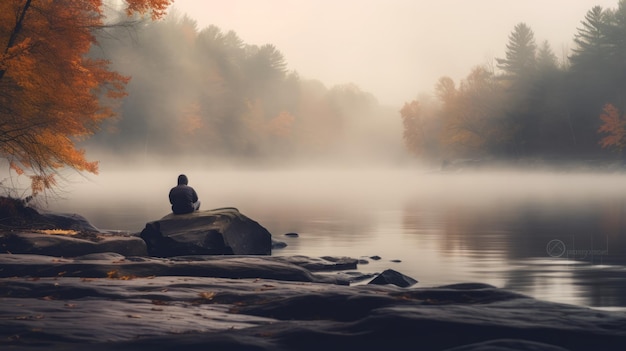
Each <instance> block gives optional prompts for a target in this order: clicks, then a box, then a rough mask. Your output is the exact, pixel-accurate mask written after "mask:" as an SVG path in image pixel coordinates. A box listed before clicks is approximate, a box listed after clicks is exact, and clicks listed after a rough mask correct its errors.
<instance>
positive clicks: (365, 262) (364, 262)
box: [358, 259, 370, 264]
mask: <svg viewBox="0 0 626 351" xmlns="http://www.w3.org/2000/svg"><path fill="white" fill-rule="evenodd" d="M369 263H370V261H368V260H364V259H360V260H359V261H358V264H369Z"/></svg>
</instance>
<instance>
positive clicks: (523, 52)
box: [496, 23, 537, 81]
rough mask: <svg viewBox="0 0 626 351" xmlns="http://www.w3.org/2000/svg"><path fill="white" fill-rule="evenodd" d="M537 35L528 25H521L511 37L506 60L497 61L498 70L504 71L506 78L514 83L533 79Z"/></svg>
mask: <svg viewBox="0 0 626 351" xmlns="http://www.w3.org/2000/svg"><path fill="white" fill-rule="evenodd" d="M536 51H537V45H536V44H535V35H534V33H533V31H532V29H530V27H529V26H528V25H526V23H519V24H517V25H516V26H515V28H513V32H511V34H510V35H509V43H508V44H507V45H506V58H504V59H496V62H497V63H498V68H500V69H502V70H503V71H504V77H505V78H507V79H510V80H513V81H520V80H524V79H525V78H526V77H529V76H530V77H532V76H533V75H534V73H535V68H536V63H537V60H536Z"/></svg>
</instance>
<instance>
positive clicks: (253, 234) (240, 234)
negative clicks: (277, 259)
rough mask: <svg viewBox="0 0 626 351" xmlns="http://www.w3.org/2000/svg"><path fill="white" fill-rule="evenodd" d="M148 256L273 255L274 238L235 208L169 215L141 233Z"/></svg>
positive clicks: (154, 222) (150, 223)
mask: <svg viewBox="0 0 626 351" xmlns="http://www.w3.org/2000/svg"><path fill="white" fill-rule="evenodd" d="M141 238H142V239H143V240H144V241H145V242H146V245H147V247H148V253H149V254H150V255H152V256H157V257H171V256H184V255H232V254H234V255H271V254H272V235H271V234H270V232H268V231H267V229H265V228H264V227H263V226H261V225H260V224H259V223H257V222H255V221H253V220H251V219H250V218H248V217H246V216H244V215H243V214H241V213H240V212H239V211H238V210H237V209H236V208H223V209H216V210H209V211H196V212H193V213H189V214H184V215H175V214H169V215H167V216H165V217H163V218H161V219H160V220H157V221H153V222H149V223H147V224H146V227H145V228H144V230H143V231H142V232H141Z"/></svg>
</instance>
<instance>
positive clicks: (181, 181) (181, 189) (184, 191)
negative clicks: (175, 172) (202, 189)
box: [169, 174, 200, 214]
mask: <svg viewBox="0 0 626 351" xmlns="http://www.w3.org/2000/svg"><path fill="white" fill-rule="evenodd" d="M188 183H189V180H188V179H187V176H186V175H184V174H181V175H179V176H178V185H177V186H175V187H173V188H172V189H171V190H170V195H169V197H170V203H171V204H172V212H174V214H185V213H192V212H194V211H197V210H199V209H200V200H198V194H196V191H195V190H194V189H193V188H192V187H190V186H189V185H187V184H188Z"/></svg>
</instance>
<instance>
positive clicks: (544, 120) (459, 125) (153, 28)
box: [83, 1, 626, 168]
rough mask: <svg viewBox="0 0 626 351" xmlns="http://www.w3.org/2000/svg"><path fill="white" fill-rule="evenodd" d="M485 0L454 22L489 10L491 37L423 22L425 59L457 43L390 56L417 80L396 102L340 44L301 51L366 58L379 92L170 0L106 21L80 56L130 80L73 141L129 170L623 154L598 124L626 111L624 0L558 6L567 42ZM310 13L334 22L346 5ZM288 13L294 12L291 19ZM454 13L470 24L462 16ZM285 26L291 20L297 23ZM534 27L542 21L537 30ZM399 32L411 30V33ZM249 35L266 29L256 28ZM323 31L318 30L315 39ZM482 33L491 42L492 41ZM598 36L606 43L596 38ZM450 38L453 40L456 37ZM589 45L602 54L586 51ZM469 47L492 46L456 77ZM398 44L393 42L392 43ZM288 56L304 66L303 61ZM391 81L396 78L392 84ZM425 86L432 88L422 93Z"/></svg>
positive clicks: (608, 128) (375, 41)
mask: <svg viewBox="0 0 626 351" xmlns="http://www.w3.org/2000/svg"><path fill="white" fill-rule="evenodd" d="M279 2H280V1H279ZM207 4H209V3H207ZM375 4H376V2H375V1H374V2H372V3H368V4H367V5H366V6H364V11H365V13H366V14H368V16H370V17H368V18H370V20H374V19H377V20H380V21H383V22H384V21H390V20H391V19H392V18H393V16H392V14H393V13H394V12H393V11H398V10H397V9H396V8H395V7H393V6H391V5H389V6H388V7H385V8H384V9H385V10H384V11H383V9H381V12H380V18H377V17H371V16H374V15H375V11H373V10H372V9H373V8H378V7H376V6H375ZM455 4H456V3H455ZM240 5H241V4H240ZM283 5H284V6H285V8H284V9H283V8H280V9H279V10H277V11H276V12H275V13H274V15H275V16H276V19H280V18H282V17H281V16H283V15H284V13H283V12H282V10H286V9H289V8H290V7H289V5H288V4H283ZM397 5H398V8H405V10H407V11H409V10H410V9H413V8H412V7H411V5H410V4H408V3H404V2H399V3H398V4H397ZM457 5H458V6H457ZM487 5H488V4H487V3H481V5H480V6H478V5H477V6H476V7H473V8H471V10H472V11H470V12H466V13H465V17H464V18H465V19H466V20H469V19H473V20H477V19H481V18H489V19H490V20H491V21H495V22H494V23H498V28H502V32H498V31H495V30H491V31H490V33H489V36H484V37H482V36H479V37H477V40H476V41H475V42H472V44H471V46H470V47H468V46H466V45H465V44H466V43H465V42H464V44H460V43H459V44H458V46H455V45H454V44H453V43H454V42H449V40H450V38H449V37H450V35H451V33H458V32H459V31H464V32H465V31H467V32H472V30H471V29H475V30H476V31H477V33H479V32H481V31H482V29H481V28H483V26H484V25H485V23H486V22H481V21H478V22H477V24H476V25H475V27H472V26H470V27H468V28H465V29H460V28H457V27H454V26H452V25H451V24H444V23H441V22H437V24H438V25H440V26H443V27H441V31H440V34H441V35H435V33H431V37H430V38H428V40H427V39H426V38H424V37H419V38H417V37H416V38H414V40H416V41H417V43H418V44H422V46H420V50H422V51H420V52H421V53H422V54H423V55H424V56H427V55H429V54H432V53H429V50H430V49H429V47H430V45H433V42H435V43H436V42H438V40H439V44H440V45H444V46H446V47H448V48H453V49H454V50H458V53H456V54H454V55H452V54H450V55H439V56H438V58H437V59H438V63H437V64H436V65H435V64H424V63H420V62H419V60H417V61H415V63H414V65H415V67H413V68H410V67H408V66H403V65H405V64H406V63H403V65H400V64H399V63H400V62H401V61H398V66H403V68H405V69H406V75H405V76H406V77H410V79H412V80H414V81H416V82H420V88H419V90H418V88H417V87H416V88H415V90H414V91H409V92H408V94H410V95H408V96H409V97H408V98H407V100H405V101H404V103H400V104H397V105H396V104H390V103H389V101H391V100H393V99H390V98H389V97H388V96H386V97H385V99H384V101H381V100H379V97H378V96H377V95H385V94H382V93H381V89H382V90H385V89H387V88H388V90H389V91H396V90H397V87H396V86H395V85H394V84H393V83H394V79H395V78H393V77H394V76H393V74H392V72H395V71H396V70H397V69H398V67H395V66H393V65H392V64H390V63H388V62H387V61H384V60H382V59H381V60H379V61H380V62H378V63H374V62H372V61H371V59H372V57H379V58H380V57H382V56H378V55H371V56H372V57H370V56H367V57H366V56H363V59H359V58H357V57H353V56H349V55H348V56H347V57H350V58H351V59H350V61H349V62H346V61H345V60H346V57H344V51H342V50H341V49H340V48H335V49H334V50H333V51H330V52H326V51H323V50H321V49H320V50H321V51H319V52H317V54H316V55H314V56H313V55H312V56H311V57H320V65H322V62H324V61H325V60H326V59H327V57H333V58H334V59H336V60H337V61H338V62H343V64H344V65H345V67H346V68H345V70H346V72H354V67H356V66H359V67H363V66H365V67H367V69H369V70H370V71H376V72H389V77H388V78H390V79H391V81H385V80H382V79H381V80H380V83H379V84H376V87H375V88H373V86H372V85H371V83H368V84H367V86H368V87H372V90H371V91H376V93H373V92H371V91H370V90H365V89H364V88H362V87H361V86H360V85H359V84H357V83H353V81H356V82H360V81H361V82H362V79H361V78H362V77H361V76H360V75H358V74H357V75H355V76H354V80H347V81H346V82H345V83H339V84H334V85H329V84H328V83H326V82H328V81H332V80H329V79H327V78H326V79H324V81H322V80H318V79H317V78H316V77H315V76H311V75H307V76H304V75H301V74H300V73H299V70H298V68H297V67H294V66H296V65H297V63H293V62H292V61H290V58H289V57H287V56H286V55H285V54H284V53H283V51H282V48H281V47H280V46H279V45H275V44H273V42H272V41H268V42H266V43H259V42H256V43H255V42H249V41H246V40H244V39H243V38H242V37H240V35H239V34H238V31H236V30H235V29H227V28H228V27H225V28H222V27H218V26H217V25H215V24H211V23H210V22H207V18H211V17H210V16H209V17H207V14H206V13H205V12H204V11H200V9H199V8H196V7H193V6H192V5H191V4H190V3H188V2H185V1H181V2H180V4H178V6H180V7H177V6H174V8H173V9H172V10H171V12H170V14H169V15H168V17H167V18H165V19H164V20H162V21H158V22H150V23H143V22H138V24H137V25H135V26H132V27H126V26H121V27H115V26H114V27H112V28H110V29H109V30H107V31H106V33H105V34H104V35H101V37H99V39H98V40H99V43H100V45H99V46H98V47H95V48H94V50H93V51H92V55H94V56H96V57H99V58H106V59H108V60H110V61H111V64H112V68H113V69H114V70H116V71H118V72H120V73H122V74H124V75H126V76H129V77H132V79H131V81H130V83H129V84H128V86H127V92H128V96H127V97H126V98H125V99H123V101H121V102H119V105H118V106H116V108H117V111H118V112H119V116H118V118H117V119H115V120H110V121H107V123H105V124H103V125H102V129H101V131H100V132H99V133H97V134H96V135H95V136H93V137H92V138H90V139H88V140H86V141H85V142H84V143H83V145H84V147H85V148H86V149H87V151H88V153H89V154H93V155H95V156H96V157H98V159H101V160H102V162H103V164H106V163H108V162H114V161H129V160H130V161H132V165H134V166H140V165H148V164H152V163H157V164H159V163H161V162H163V161H164V160H167V161H166V162H170V163H172V162H173V163H182V164H185V163H189V164H197V163H203V162H204V163H205V164H206V165H212V166H216V165H228V164H234V165H238V166H241V165H245V166H265V165H270V166H291V165H310V164H320V165H321V164H330V165H359V164H360V165H363V164H365V165H373V164H380V165H386V166H391V165H393V166H398V165H407V164H419V165H425V166H427V167H429V168H433V167H434V168H439V167H441V168H445V167H447V166H448V165H450V164H454V163H456V162H457V161H458V160H461V161H462V162H466V161H467V160H478V161H479V162H485V161H493V160H495V161H503V160H505V161H507V162H508V161H511V160H512V161H514V162H517V161H519V160H521V161H522V162H526V163H527V162H528V160H537V159H539V160H541V162H552V161H558V162H560V161H562V160H564V159H565V160H568V161H585V160H588V159H602V160H609V161H610V160H611V159H613V160H619V159H620V156H621V148H620V146H619V145H621V144H620V141H619V140H618V141H615V138H614V136H615V135H620V134H619V133H620V131H619V130H617V129H615V127H614V126H615V125H617V124H615V123H613V124H611V123H610V121H609V122H606V121H607V120H610V119H611V118H613V119H615V118H620V114H621V111H625V110H626V105H624V101H626V99H624V96H626V87H625V86H624V85H623V81H624V80H623V79H621V76H620V75H616V74H614V73H613V72H620V71H625V70H626V67H622V66H623V65H624V64H623V62H625V61H624V60H621V59H619V57H621V56H620V55H621V54H620V53H621V52H623V48H622V46H623V43H622V41H621V39H620V38H621V36H620V34H619V33H623V32H624V31H625V30H626V28H622V27H623V23H626V21H621V20H620V19H621V18H622V17H624V18H626V5H624V2H623V1H622V2H618V3H617V4H615V5H614V6H613V7H601V6H595V7H594V6H593V5H589V6H588V7H587V12H586V13H585V12H584V11H583V10H582V8H579V7H580V6H583V5H582V4H578V5H577V6H576V9H577V10H575V9H573V8H571V7H570V8H568V11H569V12H568V13H567V16H565V15H563V18H562V22H567V23H572V18H574V16H575V15H576V14H578V15H579V16H580V17H579V18H578V20H577V21H574V23H578V24H577V25H576V24H574V25H571V28H570V27H568V28H570V29H569V30H570V32H569V34H564V33H565V32H564V30H563V27H559V26H557V24H556V23H555V24H554V26H555V27H558V28H560V29H559V31H558V32H559V33H560V34H559V37H558V38H566V37H567V38H569V39H563V40H566V41H567V42H566V43H563V42H556V43H555V42H554V41H555V40H558V39H555V34H554V32H555V31H548V30H546V27H545V25H544V24H543V22H538V21H537V17H536V15H535V14H534V13H533V12H532V11H520V13H518V14H517V16H511V15H506V16H505V15H502V16H495V15H493V14H491V15H490V16H488V17H484V16H485V13H480V12H481V10H485V6H487ZM491 5H493V8H494V9H497V8H498V7H497V6H496V5H495V4H491ZM491 5H489V6H491ZM535 5H536V4H535ZM196 6H200V5H198V4H197V3H196ZM206 6H208V7H209V8H210V7H211V6H209V5H206ZM212 6H217V8H216V12H218V13H219V11H222V10H224V9H226V8H229V7H228V6H226V5H215V4H213V5H212ZM221 6H224V9H222V7H221ZM307 6H308V5H307ZM307 6H305V8H308V7H307ZM380 6H382V5H380ZM385 6H387V5H385ZM554 6H555V7H554V8H552V7H550V8H545V9H544V10H545V11H546V12H549V13H551V11H556V10H557V9H558V8H557V6H556V5H554ZM248 7H249V8H248ZM487 7H488V6H487ZM254 8H255V7H254V5H252V4H247V5H246V6H244V7H241V6H240V7H239V8H237V11H234V10H232V9H231V10H232V11H234V12H236V13H237V14H239V15H236V14H232V13H231V14H230V15H232V16H231V17H229V16H230V15H228V14H227V15H225V16H226V17H228V18H231V19H232V25H233V26H239V27H237V30H239V29H240V30H242V31H243V32H245V33H246V35H247V36H250V32H249V29H248V27H246V26H244V25H243V24H242V23H244V22H242V21H241V19H242V18H243V17H245V16H247V15H246V14H247V13H248V11H252V12H253V13H254ZM392 8H393V9H394V10H392ZM462 8H463V5H460V4H456V5H455V6H452V10H451V13H452V14H453V15H454V16H457V14H456V13H457V12H458V11H461V10H462ZM530 8H531V9H532V7H530ZM542 8H543V7H542ZM309 10H310V11H311V13H317V14H320V15H322V14H323V15H324V16H327V17H328V18H334V16H336V15H337V13H340V12H341V11H344V10H345V8H344V7H343V6H339V7H332V6H329V7H327V8H317V7H315V8H309ZM185 11H187V12H185ZM333 11H335V12H337V13H335V12H333ZM429 11H431V12H432V15H433V16H435V18H438V17H437V16H440V15H441V14H440V13H439V12H438V11H439V10H438V7H433V8H430V10H429V9H424V12H425V13H428V12H429ZM483 12H484V11H483ZM579 12H580V13H579ZM298 14H300V12H298V11H295V12H294V14H293V16H294V17H297V16H298ZM257 15H261V13H260V12H257ZM423 15H424V14H423V13H422V14H420V16H423ZM238 16H241V17H238ZM324 16H321V17H322V18H324ZM481 16H483V17H481ZM246 18H248V19H249V21H250V23H251V24H250V25H252V24H254V23H256V24H257V26H258V25H259V24H260V22H262V21H261V19H260V18H258V19H257V21H256V22H255V21H254V20H251V19H250V18H249V17H246ZM263 18H264V19H263V21H270V18H266V17H263ZM402 18H404V17H402ZM566 19H567V20H566ZM509 21H511V22H510V23H509ZM270 22H271V21H270ZM553 22H554V21H553ZM557 22H558V21H557ZM331 23H332V22H331ZM346 23H352V25H353V26H354V28H353V27H350V26H348V27H347V28H345V29H344V30H345V31H344V30H342V29H339V28H335V30H336V33H335V34H336V36H337V37H343V36H345V35H349V33H353V34H354V35H355V36H354V37H353V38H352V39H353V40H348V41H345V43H346V45H366V43H363V42H362V40H361V39H362V38H360V37H359V36H358V35H356V34H355V33H356V32H355V28H361V27H359V26H363V25H364V23H368V22H367V21H365V22H364V19H362V18H361V19H354V21H347V22H346ZM429 23H431V24H432V25H434V24H435V23H434V22H429ZM461 23H465V24H464V25H465V26H468V25H469V24H467V23H466V22H460V23H459V24H458V25H459V26H461ZM559 23H561V22H559ZM320 25H321V24H320ZM423 25H424V24H423V23H420V24H419V25H418V24H416V25H415V29H414V30H416V31H419V28H421V27H420V26H423ZM284 26H294V27H293V28H294V30H295V29H296V28H301V27H299V26H297V25H296V24H295V23H294V22H293V18H292V19H290V20H289V21H286V22H285V24H284ZM379 26H380V25H377V26H376V28H379ZM270 27H271V26H270ZM535 27H537V28H539V29H540V30H541V32H540V31H539V30H537V32H535ZM362 28H365V27H362ZM285 29H286V30H287V29H289V28H288V27H285ZM403 30H404V31H406V32H410V31H411V30H412V28H410V27H407V28H405V29H403ZM258 31H259V32H263V30H262V29H261V28H259V29H258ZM326 31H328V29H324V30H322V29H321V28H320V33H319V35H323V34H324V33H326V34H327V32H326ZM101 34H102V33H101ZM309 35H310V33H308V32H307V33H306V35H305V34H303V35H302V37H303V39H302V40H303V41H302V45H306V44H305V41H304V40H305V39H306V38H309ZM493 35H497V36H498V37H499V38H500V39H499V40H500V41H499V42H496V41H490V40H493V39H489V38H492V36H493ZM546 35H547V36H549V38H550V40H548V39H546ZM325 38H327V39H320V40H319V45H320V48H324V44H325V43H326V42H327V41H332V40H334V39H333V38H334V36H332V35H331V36H328V35H326V36H325ZM597 38H604V39H602V40H603V41H602V42H601V43H600V42H598V40H600V39H597ZM284 39H285V38H284V37H283V36H277V38H276V41H277V42H280V43H282V44H283V45H285V46H286V47H287V49H288V50H289V51H290V52H292V50H293V48H292V47H291V46H290V44H289V43H288V42H285V41H284ZM458 39H459V40H460V41H463V39H462V36H461V35H459V37H458ZM379 40H380V38H377V37H372V38H371V41H368V43H367V45H370V46H372V50H378V51H379V52H380V53H381V54H382V53H383V52H384V53H386V54H387V55H393V56H398V57H400V56H403V55H405V54H407V53H409V52H413V51H414V50H416V49H415V48H414V47H413V46H410V47H409V46H407V47H403V48H404V49H403V48H398V47H397V46H396V45H395V44H394V43H396V40H398V41H401V40H402V37H401V36H398V38H393V39H389V40H386V42H387V43H388V44H389V45H388V46H387V47H383V46H381V47H378V46H376V45H381V44H380V42H379ZM412 44H415V43H412ZM309 45H310V43H309ZM599 46H602V47H603V50H604V51H603V50H596V49H595V48H597V47H599ZM477 47H482V48H483V49H482V50H488V51H489V50H493V51H491V52H494V53H495V54H492V56H491V57H487V58H485V59H481V60H476V61H475V62H471V61H469V59H467V58H464V60H465V61H467V62H465V63H464V69H466V71H465V72H464V74H465V75H464V76H463V75H459V74H458V67H455V65H456V63H455V62H457V59H458V57H465V55H464V53H465V52H467V53H468V55H469V53H471V52H475V49H476V48H477ZM394 48H396V49H397V50H398V52H396V53H392V52H391V51H390V50H394ZM306 49H307V50H310V47H309V46H307V47H306ZM403 50H406V52H405V51H403ZM305 51H306V50H305ZM345 55H347V54H345ZM322 56H323V57H324V60H322ZM468 57H471V56H468ZM607 58H614V59H607ZM294 61H295V62H302V61H301V58H296V59H295V60H294ZM313 61H315V60H313ZM385 62H387V63H385ZM307 64H308V63H307ZM385 64H386V66H381V65H385ZM447 65H449V66H447ZM392 66H393V67H392ZM422 66H425V67H424V68H428V69H430V70H431V71H433V72H442V73H441V74H440V76H439V77H438V78H433V77H431V76H428V75H415V76H413V75H412V74H411V72H413V71H414V69H415V68H416V67H422ZM307 70H308V69H307ZM309 72H310V71H309ZM395 80H396V81H398V83H399V84H400V80H399V79H395ZM431 80H432V81H431ZM425 81H428V83H427V84H429V85H430V86H431V88H429V89H428V90H426V91H424V86H425V85H424V82H425ZM400 85H401V84H400ZM406 90H409V88H407V89H406ZM396 101H397V100H396ZM607 106H608V107H610V108H609V109H607ZM611 108H612V109H611ZM603 116H606V117H603ZM603 121H605V122H604V123H605V124H604V125H603V124H602V123H603ZM612 126H613V127H612ZM615 151H617V152H615ZM197 160H202V161H197ZM126 164H129V163H128V162H126ZM455 168H456V166H455Z"/></svg>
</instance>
